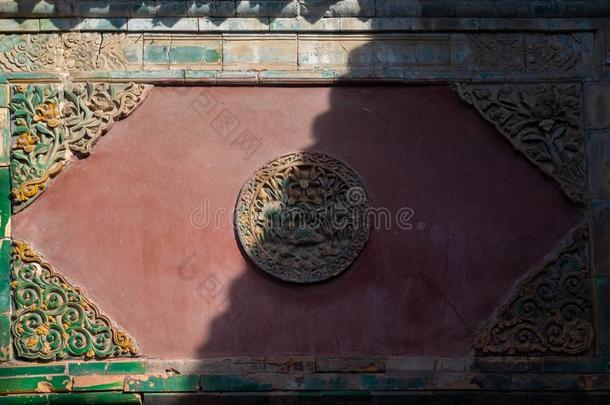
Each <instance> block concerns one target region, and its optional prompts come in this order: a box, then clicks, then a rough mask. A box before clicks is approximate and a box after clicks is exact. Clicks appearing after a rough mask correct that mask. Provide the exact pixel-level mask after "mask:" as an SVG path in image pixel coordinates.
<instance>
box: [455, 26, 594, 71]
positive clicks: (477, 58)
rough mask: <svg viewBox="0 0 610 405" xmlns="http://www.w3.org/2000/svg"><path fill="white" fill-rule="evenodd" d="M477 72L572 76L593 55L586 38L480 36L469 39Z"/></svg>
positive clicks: (474, 35)
mask: <svg viewBox="0 0 610 405" xmlns="http://www.w3.org/2000/svg"><path fill="white" fill-rule="evenodd" d="M467 38H468V43H469V47H470V54H469V58H468V62H469V63H470V65H471V66H472V67H473V68H474V69H475V70H493V71H502V72H506V71H516V72H521V71H528V72H545V73H552V72H569V71H571V70H572V69H575V68H577V67H578V66H579V65H581V64H582V63H583V60H584V58H585V57H586V54H587V53H588V52H589V51H590V49H589V48H590V46H591V44H590V43H589V42H590V38H589V37H587V36H586V35H584V34H578V33H572V34H521V33H477V34H470V35H468V36H467Z"/></svg>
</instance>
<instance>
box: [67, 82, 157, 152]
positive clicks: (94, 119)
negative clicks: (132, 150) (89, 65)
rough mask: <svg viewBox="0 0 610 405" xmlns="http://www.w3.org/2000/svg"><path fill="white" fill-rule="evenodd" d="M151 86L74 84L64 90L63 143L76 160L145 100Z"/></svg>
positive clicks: (133, 84)
mask: <svg viewBox="0 0 610 405" xmlns="http://www.w3.org/2000/svg"><path fill="white" fill-rule="evenodd" d="M151 88H152V86H150V85H143V84H136V83H130V84H128V85H118V84H109V83H91V82H87V83H77V84H70V85H67V86H66V87H65V88H64V105H63V114H64V124H65V131H66V136H65V138H66V142H67V144H68V147H69V148H70V150H71V151H72V152H73V153H74V154H76V155H77V156H79V157H86V156H88V155H89V154H90V153H91V148H92V146H93V145H95V143H96V142H97V140H98V139H99V137H100V136H102V135H103V134H104V133H105V132H106V131H108V129H110V127H111V126H112V125H113V124H114V123H115V122H116V121H118V120H120V119H123V118H125V117H126V116H127V115H129V114H130V113H131V112H132V111H133V110H134V109H135V108H136V107H137V106H138V105H139V104H140V103H141V102H142V100H144V98H145V97H146V95H147V94H148V92H149V91H150V89H151Z"/></svg>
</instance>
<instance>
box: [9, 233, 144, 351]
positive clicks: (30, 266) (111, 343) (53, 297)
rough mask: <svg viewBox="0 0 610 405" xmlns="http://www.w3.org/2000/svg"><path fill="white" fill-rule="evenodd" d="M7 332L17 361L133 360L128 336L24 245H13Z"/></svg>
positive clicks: (131, 340) (132, 344) (133, 349)
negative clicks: (127, 358)
mask: <svg viewBox="0 0 610 405" xmlns="http://www.w3.org/2000/svg"><path fill="white" fill-rule="evenodd" d="M12 259H13V264H12V267H13V270H12V281H11V292H12V298H13V307H14V312H13V320H12V324H11V325H12V326H11V333H12V337H13V343H14V346H15V350H16V355H17V357H19V358H21V359H25V360H43V361H53V360H61V359H65V358H81V359H93V358H95V359H104V358H108V357H118V356H135V355H137V354H138V353H139V349H138V347H137V346H136V344H135V342H134V341H133V339H132V338H131V337H129V336H128V335H127V334H126V333H125V332H124V331H122V330H121V329H119V328H118V327H116V325H114V324H113V323H112V322H111V321H110V319H108V317H106V316H105V315H103V314H102V313H100V311H99V309H98V308H97V307H96V306H95V304H93V303H92V302H91V301H90V300H89V299H88V298H87V297H86V296H85V295H84V293H83V292H82V291H81V290H80V289H79V288H77V287H74V286H73V285H72V284H71V283H70V282H68V281H67V280H66V279H65V278H64V277H63V276H61V275H59V274H58V273H57V272H56V271H55V270H54V269H53V267H52V266H51V265H50V264H49V263H47V262H46V261H44V260H43V259H42V258H41V257H40V255H38V253H36V252H35V251H34V249H32V248H31V247H30V246H29V245H28V244H27V243H26V242H23V241H14V244H13V257H12Z"/></svg>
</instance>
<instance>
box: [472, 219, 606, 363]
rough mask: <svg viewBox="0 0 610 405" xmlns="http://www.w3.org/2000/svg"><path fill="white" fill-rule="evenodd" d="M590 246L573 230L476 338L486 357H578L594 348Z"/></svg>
mask: <svg viewBox="0 0 610 405" xmlns="http://www.w3.org/2000/svg"><path fill="white" fill-rule="evenodd" d="M591 301H592V300H591V273H590V270H589V241H588V231H587V228H586V227H584V226H583V227H580V228H577V229H576V230H574V231H572V233H571V234H570V235H569V237H568V238H567V239H565V240H564V241H563V242H562V244H561V246H560V247H559V249H558V250H557V251H556V252H555V254H554V256H553V257H552V258H550V259H549V260H548V261H547V262H546V263H545V264H544V265H543V266H542V268H540V269H539V270H537V271H536V272H534V273H533V274H532V275H531V276H529V277H528V278H527V279H526V280H525V281H524V282H523V283H521V285H520V286H519V287H518V288H517V291H516V293H515V295H514V296H513V297H512V298H511V299H510V301H509V302H508V304H506V305H505V306H504V307H502V308H501V309H500V311H499V312H498V314H497V317H496V319H495V320H494V321H493V322H491V324H489V325H488V326H487V327H486V328H485V329H484V330H483V331H482V332H481V333H480V334H479V335H478V336H477V337H476V338H475V341H474V344H473V348H474V350H475V353H477V354H482V355H525V354H531V355H540V354H554V355H577V354H586V353H588V352H590V351H591V349H592V347H593V336H594V335H593V320H592V316H593V315H592V312H593V309H592V304H591Z"/></svg>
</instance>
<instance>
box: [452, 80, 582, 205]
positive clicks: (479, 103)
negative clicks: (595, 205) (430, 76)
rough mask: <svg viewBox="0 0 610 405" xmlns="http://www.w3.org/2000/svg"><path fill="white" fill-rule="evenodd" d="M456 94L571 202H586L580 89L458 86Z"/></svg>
mask: <svg viewBox="0 0 610 405" xmlns="http://www.w3.org/2000/svg"><path fill="white" fill-rule="evenodd" d="M454 89H455V91H456V92H457V94H458V95H459V97H460V98H461V99H462V100H464V101H465V102H466V103H468V104H469V105H471V106H473V107H474V108H476V110H477V111H478V112H479V113H480V114H481V115H482V116H483V117H484V118H485V119H486V120H487V121H489V122H490V123H492V124H493V125H494V126H495V127H496V128H497V130H498V131H499V132H500V133H501V134H502V135H503V136H504V137H506V138H507V139H508V140H509V141H510V142H511V144H512V145H513V147H514V148H515V149H517V150H519V151H520V152H522V153H523V154H524V155H525V156H526V157H527V158H528V159H529V160H530V161H531V162H532V163H533V164H535V165H536V166H538V167H539V168H540V169H541V170H542V171H543V172H544V173H545V174H547V175H548V176H549V177H550V178H551V179H552V180H553V181H554V182H555V183H556V184H557V185H558V186H559V188H561V190H562V191H563V192H564V193H565V194H566V195H567V196H568V197H569V198H570V199H571V200H572V201H574V202H577V203H582V202H584V200H585V198H586V197H585V192H586V186H587V172H586V161H585V137H584V133H583V130H582V125H581V121H582V111H581V94H580V87H579V86H578V85H576V84H540V85H535V84H533V85H530V84H518V85H517V84H515V85H493V84H490V85H483V84H482V85H478V84H476V85H475V84H458V85H456V86H455V87H454Z"/></svg>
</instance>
